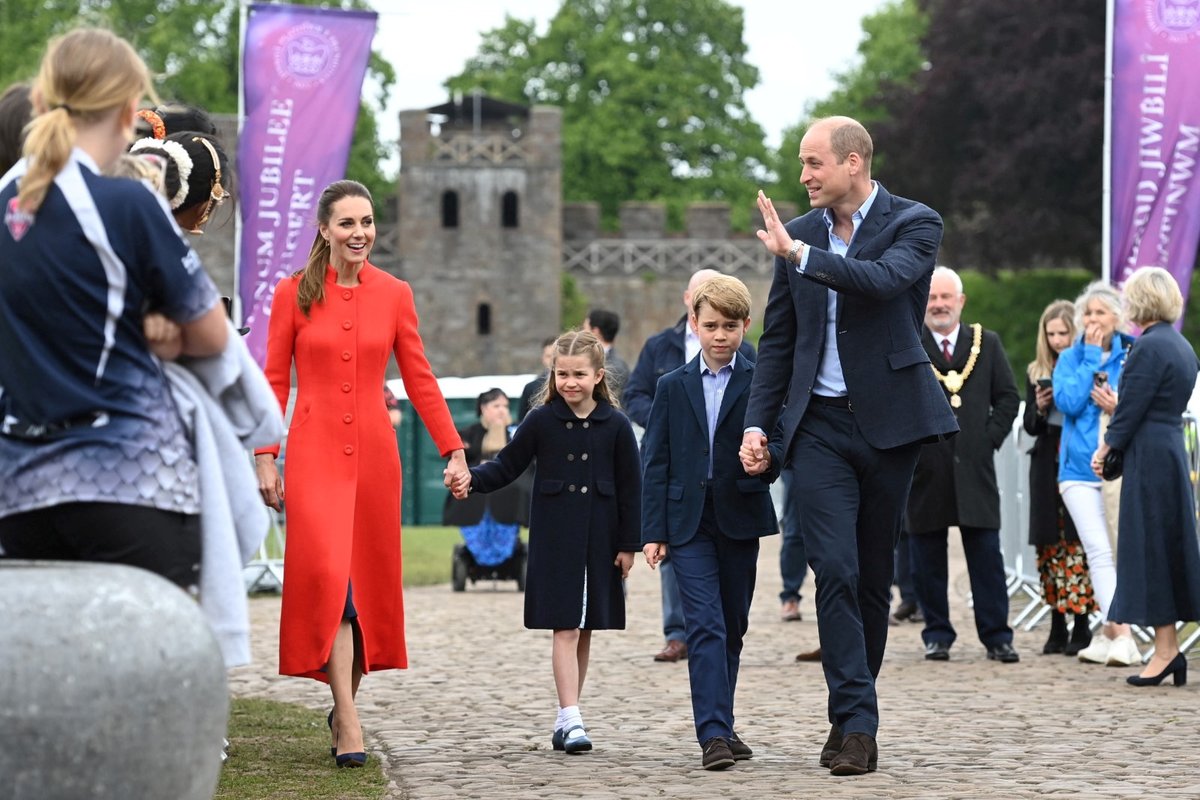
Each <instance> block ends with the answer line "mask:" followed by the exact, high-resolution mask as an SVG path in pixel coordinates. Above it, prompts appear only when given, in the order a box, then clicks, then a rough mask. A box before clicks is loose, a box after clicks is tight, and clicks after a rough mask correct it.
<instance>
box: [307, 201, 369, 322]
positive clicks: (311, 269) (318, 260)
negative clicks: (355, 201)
mask: <svg viewBox="0 0 1200 800" xmlns="http://www.w3.org/2000/svg"><path fill="white" fill-rule="evenodd" d="M347 197H362V198H365V199H366V201H367V202H368V203H371V202H372V201H371V193H370V192H369V191H368V190H367V187H365V186H363V185H362V184H361V183H359V182H358V181H334V182H333V183H331V184H329V185H328V186H326V187H325V191H323V192H321V198H320V199H319V200H318V201H317V235H316V236H315V237H314V238H313V243H312V248H311V249H310V250H309V251H308V263H307V264H305V265H304V269H302V270H300V271H298V272H296V273H295V274H296V275H300V276H301V277H300V285H299V286H297V287H296V303H297V304H298V305H299V306H300V310H301V311H303V312H304V316H306V317H307V316H308V315H309V313H310V311H311V310H312V306H313V303H320V302H321V301H323V300H324V299H325V267H326V266H328V265H329V254H330V248H329V242H327V241H325V237H324V236H322V235H321V226H322V225H328V224H329V220H330V219H331V218H332V217H333V207H334V205H335V204H336V203H337V202H338V201H339V200H342V199H344V198H347ZM372 205H373V204H372Z"/></svg>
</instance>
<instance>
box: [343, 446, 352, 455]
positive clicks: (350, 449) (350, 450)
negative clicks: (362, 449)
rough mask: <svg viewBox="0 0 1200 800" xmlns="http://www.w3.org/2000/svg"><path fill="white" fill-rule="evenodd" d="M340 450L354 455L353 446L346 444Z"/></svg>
mask: <svg viewBox="0 0 1200 800" xmlns="http://www.w3.org/2000/svg"><path fill="white" fill-rule="evenodd" d="M342 451H343V452H344V453H345V454H346V455H348V456H352V455H354V448H353V447H351V446H350V445H346V446H345V447H344V448H342Z"/></svg>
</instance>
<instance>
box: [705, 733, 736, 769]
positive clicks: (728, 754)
mask: <svg viewBox="0 0 1200 800" xmlns="http://www.w3.org/2000/svg"><path fill="white" fill-rule="evenodd" d="M733 761H734V759H733V751H732V750H730V749H729V743H728V742H726V741H725V740H724V739H722V738H721V737H720V736H714V737H713V738H711V739H709V740H708V741H707V742H705V743H704V756H703V757H702V758H701V760H700V765H701V766H702V767H704V768H705V769H729V768H730V767H732V766H733Z"/></svg>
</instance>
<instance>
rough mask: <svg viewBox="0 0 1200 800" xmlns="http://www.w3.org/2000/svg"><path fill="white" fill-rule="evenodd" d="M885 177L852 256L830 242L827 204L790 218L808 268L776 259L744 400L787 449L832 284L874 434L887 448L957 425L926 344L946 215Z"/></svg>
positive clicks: (862, 412) (845, 351)
mask: <svg viewBox="0 0 1200 800" xmlns="http://www.w3.org/2000/svg"><path fill="white" fill-rule="evenodd" d="M878 186H879V193H878V194H877V195H876V197H875V202H874V204H873V205H872V206H871V210H870V212H869V213H868V214H867V218H866V219H864V220H863V222H862V224H861V225H860V226H859V229H858V232H857V233H856V234H855V236H854V241H853V242H852V243H851V245H850V249H849V251H848V252H847V255H846V256H845V257H842V256H837V255H834V254H833V253H830V252H828V250H827V249H826V248H828V247H829V229H828V228H826V226H825V220H824V211H823V209H813V210H812V211H810V212H809V213H807V214H805V215H804V216H802V217H798V218H797V219H794V220H792V221H791V222H789V223H788V224H787V225H786V228H787V231H788V233H789V234H790V235H791V236H792V237H793V238H795V239H800V240H801V241H803V242H805V243H806V244H808V245H811V249H810V250H809V255H808V264H807V267H806V271H805V273H804V274H803V275H801V274H800V273H799V271H798V270H797V268H796V267H795V266H793V265H792V264H789V263H788V262H787V261H786V260H785V259H783V258H776V259H775V277H774V280H773V281H772V283H771V293H770V296H769V297H768V299H767V311H766V314H765V315H764V318H763V323H764V328H763V334H762V337H761V338H760V339H759V340H758V347H759V358H758V365H757V369H756V370H755V373H754V383H753V388H752V391H751V394H750V403H749V405H748V406H747V409H746V427H758V428H761V429H762V430H764V431H770V430H773V429H774V428H775V423H776V421H777V420H779V421H780V422H781V423H782V426H783V447H784V452H785V453H787V452H789V451H790V448H791V444H792V439H793V437H794V436H795V434H796V429H797V428H798V427H799V425H800V420H801V419H802V418H803V417H804V412H805V411H807V410H808V403H809V397H810V396H811V394H812V389H813V384H814V383H815V382H816V378H817V370H818V369H819V367H820V364H821V354H822V350H823V348H824V344H825V321H826V316H827V315H826V296H827V295H826V289H827V288H828V289H834V290H836V291H837V292H838V300H837V328H836V330H837V337H838V340H837V346H838V355H839V357H840V359H841V362H842V370H843V373H844V375H845V379H846V387H847V390H848V393H849V397H850V402H851V404H852V406H853V409H854V418H855V420H856V421H857V423H858V427H859V429H860V430H861V431H862V434H863V437H864V438H865V439H866V441H867V443H868V444H870V445H871V446H872V447H875V448H878V449H888V448H892V447H899V446H900V445H905V444H910V443H913V442H922V441H933V440H936V439H937V438H939V437H943V436H948V435H951V434H953V433H955V432H956V431H957V430H958V425H957V423H956V422H955V421H954V415H953V414H951V413H950V406H949V405H948V404H947V403H946V396H945V394H944V393H943V392H942V390H941V387H940V386H939V385H938V382H937V380H936V379H935V378H934V377H933V373H932V372H931V371H930V369H929V356H928V355H926V353H925V348H924V347H922V346H921V331H922V330H924V329H925V323H924V320H925V306H926V304H927V302H928V299H929V279H930V275H931V274H932V273H933V267H934V260H935V258H936V256H937V250H938V245H939V243H940V242H941V239H942V220H941V217H939V216H938V215H937V213H936V212H935V211H933V210H932V209H930V208H928V207H926V206H924V205H921V204H920V203H916V202H914V201H912V200H906V199H904V198H902V197H896V196H894V195H892V194H890V193H889V192H888V191H887V190H886V189H884V188H883V184H878ZM785 399H786V401H787V407H786V409H785V408H784V402H785Z"/></svg>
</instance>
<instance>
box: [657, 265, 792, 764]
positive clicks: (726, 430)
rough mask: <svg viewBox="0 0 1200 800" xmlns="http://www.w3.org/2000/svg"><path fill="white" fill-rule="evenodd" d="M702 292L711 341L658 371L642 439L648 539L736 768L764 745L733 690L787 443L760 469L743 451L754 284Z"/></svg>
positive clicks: (723, 759)
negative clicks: (740, 731) (744, 346)
mask: <svg viewBox="0 0 1200 800" xmlns="http://www.w3.org/2000/svg"><path fill="white" fill-rule="evenodd" d="M692 303H693V306H692V313H691V315H690V319H689V322H690V324H691V325H692V327H693V329H694V330H695V331H696V332H697V334H698V335H699V338H700V345H701V352H700V354H699V355H698V356H697V357H696V358H693V359H692V360H691V361H689V362H688V363H687V364H685V365H683V366H682V367H680V368H679V369H677V370H674V371H673V372H670V373H668V374H666V375H664V376H663V378H662V379H661V380H660V381H659V382H658V389H657V390H656V391H655V394H654V404H653V405H652V406H651V409H650V419H649V420H648V425H647V426H646V435H645V437H644V438H643V439H642V485H643V489H642V542H643V545H644V546H643V552H644V553H645V555H646V560H647V562H648V563H649V564H650V566H651V568H654V567H655V566H657V565H658V563H659V562H660V560H661V559H662V558H663V557H665V556H666V555H667V553H668V552H669V553H670V556H671V559H672V561H673V562H674V564H675V577H676V579H677V580H678V582H679V596H680V599H681V601H682V603H683V616H684V620H685V628H686V635H687V646H688V675H689V678H690V680H691V688H692V716H693V719H694V720H695V725H696V739H697V741H698V742H699V743H700V747H701V749H702V751H703V755H702V759H701V764H702V766H703V767H704V768H705V769H725V768H727V767H730V766H733V763H734V761H735V760H738V759H745V758H750V757H751V756H752V755H753V751H751V749H750V747H749V746H747V745H746V744H745V743H743V742H742V740H741V739H740V738H739V737H738V736H737V734H736V733H735V732H734V729H733V724H734V719H733V697H734V690H735V688H736V686H737V674H738V664H739V661H740V658H741V652H742V640H743V637H744V636H745V634H746V629H747V627H748V624H749V617H750V601H751V599H752V597H753V596H754V581H755V574H756V569H757V563H758V540H759V538H761V537H763V536H767V535H770V534H773V533H777V532H778V530H779V529H778V522H777V520H776V519H775V508H774V506H773V504H772V503H771V496H770V493H769V490H770V485H771V482H772V481H773V480H774V479H775V478H776V477H777V476H778V474H779V465H780V463H781V462H782V458H783V451H782V449H781V446H780V442H779V439H778V438H776V439H775V440H774V441H773V442H772V443H770V444H769V446H768V450H767V456H766V457H765V458H764V459H763V460H762V461H761V462H756V464H755V465H754V466H753V467H752V470H751V471H752V472H753V473H754V474H748V470H747V469H745V468H743V466H742V462H741V459H740V457H739V455H738V451H739V448H740V447H741V444H742V431H743V427H744V422H743V420H744V417H745V413H746V401H747V399H748V398H749V395H750V381H751V378H752V376H753V374H754V362H753V361H751V360H750V359H748V358H745V357H743V356H741V355H740V354H739V353H738V351H737V349H738V346H739V345H740V344H741V342H742V337H743V336H744V335H745V332H746V329H747V327H749V324H750V292H749V290H747V289H746V286H745V284H743V283H742V282H741V281H739V280H738V279H737V278H732V277H729V276H726V275H718V276H717V277H715V278H711V279H709V280H707V281H705V282H704V283H702V284H700V286H699V287H697V288H696V290H695V292H694V294H693V295H692Z"/></svg>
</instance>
